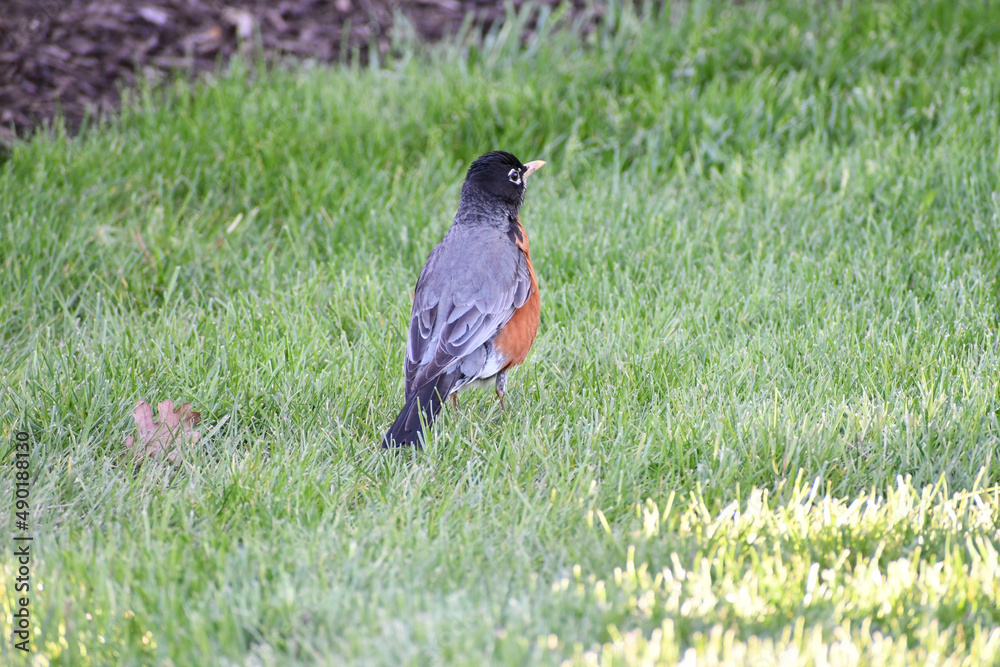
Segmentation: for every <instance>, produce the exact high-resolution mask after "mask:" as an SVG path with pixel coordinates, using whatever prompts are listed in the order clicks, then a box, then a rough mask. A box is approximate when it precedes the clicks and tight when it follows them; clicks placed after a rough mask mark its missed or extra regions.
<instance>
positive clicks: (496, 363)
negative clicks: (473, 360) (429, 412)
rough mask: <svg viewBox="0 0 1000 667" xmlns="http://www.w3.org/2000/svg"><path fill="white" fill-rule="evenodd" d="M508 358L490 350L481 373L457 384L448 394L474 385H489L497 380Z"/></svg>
mask: <svg viewBox="0 0 1000 667" xmlns="http://www.w3.org/2000/svg"><path fill="white" fill-rule="evenodd" d="M506 360H507V359H506V358H505V357H504V356H503V355H501V354H497V353H496V352H494V351H493V350H490V354H489V356H488V357H486V363H485V364H483V369H482V370H481V371H479V374H478V375H476V377H473V378H469V379H468V380H466V381H465V382H463V383H462V384H459V385H457V386H455V387H454V388H453V389H452V390H451V392H450V393H449V394H448V395H449V396H450V395H451V394H457V393H459V392H461V391H465V390H466V389H470V388H472V387H488V386H489V385H490V384H492V383H493V382H494V381H495V380H496V376H497V373H499V372H500V370H501V369H502V368H503V364H504V362H505V361H506Z"/></svg>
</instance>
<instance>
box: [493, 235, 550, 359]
mask: <svg viewBox="0 0 1000 667" xmlns="http://www.w3.org/2000/svg"><path fill="white" fill-rule="evenodd" d="M518 222H519V223H520V221H518ZM520 232H521V233H520V234H519V236H518V238H517V241H516V243H517V247H518V248H519V249H520V250H521V252H523V253H524V259H525V261H527V262H528V276H529V277H530V279H531V294H529V295H528V300H527V301H525V302H524V305H523V306H521V307H520V308H518V309H517V310H515V311H514V315H513V316H512V317H511V318H510V320H509V321H508V322H507V324H505V325H504V327H503V329H501V330H500V333H499V335H498V336H497V339H496V349H497V351H498V352H500V353H501V354H502V355H504V357H506V361H505V362H504V366H503V370H507V369H508V368H511V367H512V366H517V365H518V364H520V363H521V362H523V361H524V360H525V358H527V356H528V351H529V350H530V349H531V345H532V343H534V342H535V336H536V335H538V321H539V319H540V317H541V312H542V297H541V295H540V294H539V293H538V278H537V277H536V276H535V267H534V266H532V265H531V252H530V250H529V245H528V235H527V234H526V233H525V232H524V228H523V227H521V229H520Z"/></svg>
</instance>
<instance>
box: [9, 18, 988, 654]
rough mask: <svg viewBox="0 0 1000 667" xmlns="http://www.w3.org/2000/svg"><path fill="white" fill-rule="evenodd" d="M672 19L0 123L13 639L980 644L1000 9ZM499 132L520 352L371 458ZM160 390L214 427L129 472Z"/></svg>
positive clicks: (911, 648) (542, 649) (253, 69)
mask: <svg viewBox="0 0 1000 667" xmlns="http://www.w3.org/2000/svg"><path fill="white" fill-rule="evenodd" d="M668 5H669V8H670V9H669V10H663V11H660V12H658V13H654V14H647V15H643V16H637V15H636V14H635V13H634V12H633V11H631V10H628V11H620V12H614V13H612V14H611V15H610V16H609V18H608V20H607V21H606V22H605V23H604V24H603V25H602V26H601V27H600V28H599V29H598V30H596V31H593V32H590V33H589V34H588V35H587V36H585V37H584V36H581V34H580V32H579V31H578V29H577V28H576V27H574V26H572V25H567V22H566V21H563V20H560V17H559V16H558V15H550V16H548V17H547V20H546V21H545V22H544V23H543V25H542V27H541V28H540V30H538V31H536V32H535V33H533V35H532V36H531V37H529V38H527V39H526V40H523V41H522V40H519V39H518V38H517V34H518V32H519V30H518V28H517V22H518V20H519V19H518V18H516V17H512V19H511V22H509V23H508V24H507V25H506V26H505V27H504V28H502V29H499V30H495V31H493V32H492V33H490V34H489V35H487V36H486V37H485V38H484V39H482V40H473V39H472V38H464V39H456V40H454V41H452V42H450V43H449V44H446V45H444V46H439V47H435V48H433V49H427V48H423V47H416V46H410V45H407V44H406V43H402V44H401V47H400V55H398V56H397V57H396V58H395V59H394V60H393V61H391V62H382V63H378V66H371V67H369V66H361V65H358V64H356V63H355V64H353V65H345V66H343V67H340V68H326V67H319V66H314V67H309V66H300V67H291V66H281V67H270V68H265V67H262V66H259V65H255V66H251V65H247V64H245V63H240V62H237V63H234V64H232V65H231V66H228V67H226V68H225V69H223V70H220V72H219V73H218V74H216V75H214V76H212V77H209V78H207V79H205V80H203V81H201V82H200V83H196V84H191V83H187V82H184V81H183V80H180V81H178V82H176V83H173V84H170V85H169V86H168V87H167V88H166V89H156V90H148V89H147V90H144V91H140V92H139V93H137V94H135V95H134V96H133V98H132V100H131V103H130V104H129V105H128V106H127V107H126V109H125V110H124V112H123V113H122V115H121V117H120V118H119V119H116V120H114V121H112V122H105V123H102V124H100V125H99V126H92V127H91V128H90V129H88V130H87V131H85V132H84V133H83V134H82V135H80V136H78V137H75V138H72V139H68V138H66V137H65V136H64V135H62V134H60V133H58V132H55V133H53V134H51V135H48V136H38V137H36V138H35V139H33V140H32V141H30V142H25V143H21V144H19V145H16V146H15V147H14V148H13V149H12V150H11V151H10V152H9V154H8V155H7V157H5V158H3V162H2V163H0V264H2V267H3V270H2V272H0V340H2V357H0V362H2V363H0V390H2V392H3V394H2V396H0V401H2V402H0V434H2V439H0V454H2V455H3V456H4V460H5V461H6V462H7V464H8V465H6V466H5V467H4V468H3V475H2V478H0V496H2V497H3V498H7V499H9V500H7V501H5V502H7V503H9V504H10V506H9V507H2V508H0V535H2V536H3V540H4V541H5V544H4V545H3V547H2V556H0V575H2V577H0V612H2V614H3V616H2V619H0V634H2V635H3V636H4V642H3V645H2V646H0V663H3V664H4V665H8V664H11V665H15V664H22V663H23V664H33V665H35V664H58V665H86V664H94V665H105V664H116V663H120V664H136V665H138V664H156V665H160V664H165V665H170V664H172V665H177V666H178V667H180V666H186V665H202V664H221V665H293V664H315V663H319V664H329V665H339V664H345V663H362V664H385V665H396V664H469V665H474V664H487V663H493V664H507V665H520V664H561V663H565V662H568V663H569V664H602V665H632V664H654V663H658V662H661V661H662V662H666V663H674V662H678V661H683V662H684V664H686V665H693V664H716V662H721V663H725V664H737V665H738V664H747V665H749V664H776V663H778V662H780V663H781V664H785V665H813V664H818V665H822V664H826V665H854V664H900V665H901V664H918V665H923V664H948V665H981V664H1000V562H998V543H1000V487H998V480H1000V459H998V455H1000V423H998V422H1000V352H998V345H1000V331H998V324H1000V311H998V308H1000V280H998V279H1000V4H998V3H995V2H988V1H987V0H981V1H976V0H971V1H969V2H964V3H954V2H951V0H919V1H911V2H895V3H889V2H871V3H867V2H843V3H839V2H815V3H814V2H797V1H793V0H784V1H781V2H768V3H758V2H749V3H746V4H739V5H734V4H733V3H731V2H729V1H725V2H723V1H721V0H720V1H717V2H694V3H693V4H691V5H690V6H688V5H686V4H683V3H668ZM494 148H503V149H507V150H511V151H513V152H514V153H515V154H517V155H518V156H519V157H520V158H521V159H522V160H523V161H527V160H530V159H544V160H546V161H547V162H548V166H547V167H546V168H545V169H544V170H542V171H540V172H539V173H538V174H537V175H536V176H535V177H533V179H532V182H531V187H530V188H529V191H528V195H527V201H526V204H525V207H524V209H523V210H522V220H523V221H524V225H525V227H526V229H527V231H528V233H529V235H530V236H531V248H532V257H533V259H534V264H535V267H536V269H537V271H538V274H539V280H540V283H541V290H542V323H541V328H540V332H539V337H538V340H537V341H536V344H535V347H534V349H533V350H532V353H531V355H530V356H529V358H528V361H527V363H525V365H524V366H523V367H522V368H520V369H519V370H518V371H516V372H515V373H513V374H512V376H511V378H510V383H509V387H508V391H509V393H508V396H507V411H506V412H501V411H500V408H499V405H498V404H497V401H496V398H495V396H494V395H493V394H492V392H489V391H481V392H479V393H467V394H464V395H463V398H462V401H461V403H460V405H459V406H458V408H457V409H454V408H451V407H448V408H447V409H446V410H445V413H444V416H443V419H442V420H441V421H440V422H439V423H438V424H437V428H436V429H435V431H434V435H433V437H432V438H431V439H430V441H429V443H428V446H427V448H426V449H425V450H424V451H422V452H413V451H410V450H406V451H401V452H390V453H384V452H382V451H381V450H380V449H379V441H380V438H381V436H382V433H383V432H384V429H385V428H386V427H387V426H388V424H389V423H390V422H391V420H392V418H393V417H394V416H395V413H396V411H397V410H398V409H399V407H400V405H401V402H402V359H403V353H404V347H405V334H406V320H407V317H408V314H409V305H410V293H411V291H412V288H413V285H414V283H415V281H416V277H417V275H418V272H419V270H420V267H421V265H422V263H423V261H424V259H425V258H426V256H427V253H428V252H429V251H430V249H431V248H432V247H433V245H434V244H435V243H436V242H437V241H438V240H439V239H440V237H441V236H442V234H443V233H444V231H445V230H446V229H447V227H448V225H449V224H450V222H451V217H452V216H453V215H454V211H455V207H456V204H457V200H458V192H459V188H460V185H461V181H462V178H463V176H464V170H465V168H466V167H467V165H468V163H469V162H470V161H471V160H472V159H473V158H475V157H476V156H477V155H479V154H480V153H483V152H485V151H487V150H492V149H494ZM168 398H169V399H173V400H175V401H177V402H181V401H189V402H191V403H192V404H193V406H194V409H195V410H198V411H200V412H201V414H202V422H201V424H200V425H199V427H198V428H199V431H200V432H201V439H200V441H199V442H197V443H196V444H194V445H191V446H184V447H183V448H182V451H181V456H180V459H179V462H178V463H177V464H176V465H171V464H169V463H167V462H165V461H162V460H158V459H154V460H147V461H145V462H143V463H142V464H141V465H137V464H136V463H135V462H134V461H133V460H132V459H130V458H129V457H124V458H123V454H124V453H125V445H124V441H125V437H126V436H127V435H131V434H134V433H135V426H134V422H133V420H132V417H131V412H132V409H133V407H134V406H135V404H136V403H137V402H138V401H140V400H147V401H149V402H150V403H153V404H154V405H155V404H156V403H158V402H159V401H162V400H164V399H168ZM19 432H26V433H27V434H28V440H29V441H28V451H29V460H30V479H31V487H30V498H29V504H30V514H29V519H28V522H27V523H28V524H29V528H28V530H27V531H24V530H22V529H18V528H17V527H16V525H15V517H16V515H15V514H14V509H15V507H14V500H13V498H14V494H15V455H16V451H15V450H16V440H17V437H18V436H17V434H18V433H19ZM27 534H30V535H31V536H33V537H34V541H33V542H31V553H32V556H31V559H32V560H31V565H30V584H31V591H30V605H29V609H30V613H31V621H30V627H31V630H30V632H31V640H30V648H31V650H32V653H31V654H29V655H27V656H25V655H23V654H22V653H21V651H18V650H16V649H14V648H13V647H12V644H11V642H10V641H8V640H7V639H8V637H9V636H10V629H11V628H10V625H9V624H10V623H11V619H12V616H11V614H13V613H14V612H15V611H16V610H17V609H18V608H19V607H18V602H17V600H18V598H19V597H20V596H21V595H23V593H15V588H14V587H15V582H16V576H17V572H18V568H19V565H18V561H17V558H16V557H15V556H14V549H15V544H17V543H15V542H14V541H13V538H12V536H13V535H27Z"/></svg>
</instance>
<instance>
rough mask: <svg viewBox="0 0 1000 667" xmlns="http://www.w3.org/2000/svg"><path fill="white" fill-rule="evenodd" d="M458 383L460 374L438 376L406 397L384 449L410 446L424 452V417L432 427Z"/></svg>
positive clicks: (385, 441) (389, 431)
mask: <svg viewBox="0 0 1000 667" xmlns="http://www.w3.org/2000/svg"><path fill="white" fill-rule="evenodd" d="M457 379H458V374H457V373H445V374H443V375H439V376H438V377H436V378H435V379H433V380H431V381H430V382H428V383H427V384H425V385H423V386H422V387H417V389H416V390H415V391H414V392H413V393H411V394H410V395H409V396H407V397H406V402H405V403H404V404H403V409H402V410H400V412H399V416H397V417H396V421H394V422H392V426H390V427H389V430H388V431H386V433H385V437H383V438H382V448H383V449H388V448H390V447H406V446H409V445H413V446H415V447H417V448H418V449H419V448H421V446H422V445H421V442H420V441H421V439H422V438H421V435H422V433H423V426H422V424H421V423H420V418H421V416H423V420H424V422H426V424H427V426H428V427H429V426H430V425H431V423H432V422H433V421H434V419H435V418H436V417H437V416H438V414H439V413H440V412H441V406H442V404H443V403H444V400H445V399H446V398H447V397H448V394H449V393H450V392H451V388H452V387H453V386H455V381H456V380H457Z"/></svg>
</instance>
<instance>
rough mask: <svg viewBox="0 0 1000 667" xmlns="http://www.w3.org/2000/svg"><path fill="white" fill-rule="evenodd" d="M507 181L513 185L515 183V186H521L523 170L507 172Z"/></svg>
mask: <svg viewBox="0 0 1000 667" xmlns="http://www.w3.org/2000/svg"><path fill="white" fill-rule="evenodd" d="M507 179H508V180H509V181H510V182H511V183H513V184H514V185H520V184H521V170H520V169H511V170H510V171H509V172H507Z"/></svg>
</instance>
